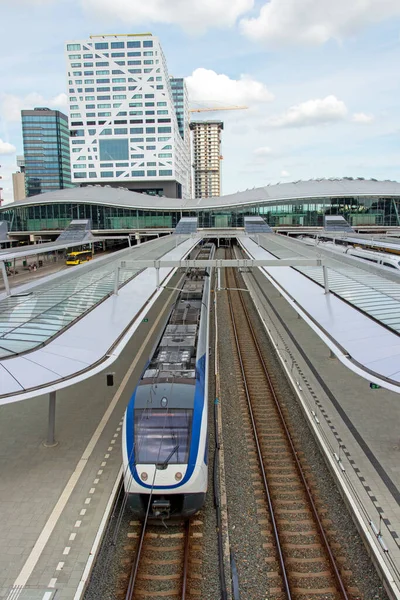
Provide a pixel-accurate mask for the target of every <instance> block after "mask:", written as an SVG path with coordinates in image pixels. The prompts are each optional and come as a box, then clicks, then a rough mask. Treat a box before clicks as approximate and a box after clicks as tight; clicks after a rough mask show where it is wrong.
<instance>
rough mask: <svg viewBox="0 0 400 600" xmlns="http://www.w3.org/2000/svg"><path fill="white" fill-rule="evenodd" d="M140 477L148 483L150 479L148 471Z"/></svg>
mask: <svg viewBox="0 0 400 600" xmlns="http://www.w3.org/2000/svg"><path fill="white" fill-rule="evenodd" d="M140 477H141V478H142V480H143V481H147V480H148V478H149V476H148V475H147V473H146V471H143V473H141V474H140Z"/></svg>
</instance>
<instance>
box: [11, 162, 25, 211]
mask: <svg viewBox="0 0 400 600" xmlns="http://www.w3.org/2000/svg"><path fill="white" fill-rule="evenodd" d="M17 167H18V169H19V171H17V172H16V173H13V174H12V184H13V195H14V202H16V201H18V200H23V199H24V198H26V187H25V156H17Z"/></svg>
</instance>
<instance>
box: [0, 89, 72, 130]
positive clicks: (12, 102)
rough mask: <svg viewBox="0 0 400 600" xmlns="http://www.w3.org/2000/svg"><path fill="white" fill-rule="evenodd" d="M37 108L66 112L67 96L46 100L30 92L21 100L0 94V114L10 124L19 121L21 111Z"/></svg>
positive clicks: (11, 95)
mask: <svg viewBox="0 0 400 600" xmlns="http://www.w3.org/2000/svg"><path fill="white" fill-rule="evenodd" d="M37 106H46V107H47V108H54V109H59V110H62V111H66V110H67V108H68V99H67V95H66V94H64V93H62V94H58V96H55V97H54V98H50V99H46V98H44V97H43V96H41V95H40V94H38V93H37V92H31V93H30V94H27V95H26V96H24V97H23V98H21V97H20V96H14V95H13V94H0V114H1V116H2V118H3V119H4V120H5V121H8V122H10V123H11V122H18V121H20V120H21V110H24V109H28V110H29V109H33V108H35V107H37Z"/></svg>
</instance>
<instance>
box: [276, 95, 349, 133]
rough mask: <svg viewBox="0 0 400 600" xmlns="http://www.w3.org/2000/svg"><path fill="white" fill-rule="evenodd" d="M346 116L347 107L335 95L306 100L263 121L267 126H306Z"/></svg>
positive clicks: (341, 118) (338, 119)
mask: <svg viewBox="0 0 400 600" xmlns="http://www.w3.org/2000/svg"><path fill="white" fill-rule="evenodd" d="M346 116H347V107H346V105H345V103H344V102H342V100H338V99H337V98H336V96H326V98H322V99H321V98H317V99H316V100H308V101H307V102H302V103H301V104H297V105H295V106H291V107H290V108H289V109H288V110H287V111H286V112H285V113H283V114H281V115H279V116H276V117H271V118H270V119H267V120H266V121H265V122H264V125H266V126H267V127H307V126H309V125H318V124H323V123H329V122H334V121H341V120H343V119H345V118H346Z"/></svg>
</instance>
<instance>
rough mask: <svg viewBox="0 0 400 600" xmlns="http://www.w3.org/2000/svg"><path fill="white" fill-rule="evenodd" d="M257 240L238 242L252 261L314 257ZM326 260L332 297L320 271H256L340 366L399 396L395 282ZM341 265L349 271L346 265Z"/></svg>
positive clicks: (285, 242) (398, 292) (272, 239)
mask: <svg viewBox="0 0 400 600" xmlns="http://www.w3.org/2000/svg"><path fill="white" fill-rule="evenodd" d="M259 237H260V244H261V246H258V245H257V243H256V242H255V241H253V240H251V239H249V238H245V237H241V238H240V244H241V245H242V246H243V247H244V248H245V250H246V251H247V252H248V253H249V255H250V256H251V257H253V258H255V259H262V258H267V257H270V258H275V260H277V261H279V260H280V259H285V258H290V257H294V256H296V255H297V256H299V255H303V256H308V257H309V256H314V257H315V256H316V252H317V249H316V248H311V247H309V246H304V247H303V248H301V247H300V246H299V244H301V242H296V241H294V240H292V239H289V238H284V237H283V236H282V240H280V239H279V238H280V237H281V236H276V235H275V236H270V235H262V234H261V235H260V236H259ZM324 254H329V252H326V253H325V252H324ZM331 254H332V259H331V261H330V263H329V269H328V271H329V288H330V290H331V291H332V292H334V293H333V294H332V293H328V294H327V293H325V290H324V285H323V273H322V269H321V267H308V266H305V267H304V266H303V267H296V268H295V269H288V268H285V267H272V268H271V267H262V268H261V270H262V271H263V272H264V273H265V275H266V276H267V278H268V279H269V280H270V281H271V283H272V284H273V285H274V286H275V287H277V288H278V289H279V291H280V292H281V294H282V295H283V296H284V297H285V298H286V299H287V300H288V302H289V303H290V304H291V305H292V306H293V308H294V309H295V310H296V311H297V312H299V313H300V314H301V315H302V316H303V318H304V319H305V320H306V321H307V322H308V324H309V325H310V326H311V328H312V329H314V331H316V332H317V333H318V335H319V336H320V337H321V338H322V339H323V340H324V342H325V343H326V344H327V345H328V346H329V347H330V348H331V349H332V351H333V352H334V353H335V354H336V356H337V357H338V358H339V360H341V361H342V362H343V363H344V364H345V365H346V366H347V367H349V368H350V369H352V370H353V371H355V372H356V373H358V374H359V375H361V376H362V377H364V378H366V379H368V380H369V381H372V382H375V383H378V384H379V385H384V386H385V387H387V388H388V389H391V390H393V391H396V392H399V391H400V362H399V360H400V336H399V333H398V332H399V331H400V317H399V315H400V286H399V283H400V281H399V283H397V282H396V283H392V277H393V276H392V274H390V275H389V277H388V278H386V277H383V276H374V275H373V274H372V271H373V269H372V271H371V268H369V265H368V267H367V266H366V267H365V268H363V266H362V265H360V266H357V267H355V266H353V267H349V268H346V267H347V265H346V264H342V260H343V257H342V256H340V258H339V257H338V256H337V255H334V253H333V252H332V253H331ZM346 262H348V265H350V264H351V259H350V260H349V258H348V259H347V261H346ZM357 265H358V263H357ZM389 328H390V329H391V330H390V329H389Z"/></svg>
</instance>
